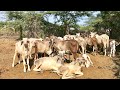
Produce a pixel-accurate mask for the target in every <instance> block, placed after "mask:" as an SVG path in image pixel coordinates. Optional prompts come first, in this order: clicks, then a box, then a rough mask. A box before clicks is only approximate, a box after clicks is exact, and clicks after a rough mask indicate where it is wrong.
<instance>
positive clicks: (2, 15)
mask: <svg viewBox="0 0 120 90" xmlns="http://www.w3.org/2000/svg"><path fill="white" fill-rule="evenodd" d="M98 13H100V11H96V12H94V13H93V15H95V16H96V15H97V14H98ZM5 20H6V14H5V11H0V21H5ZM87 20H88V17H87V16H84V17H82V19H81V20H80V21H79V22H78V23H77V24H78V25H85V21H87ZM48 21H49V22H51V23H54V18H53V16H51V17H49V19H48Z"/></svg>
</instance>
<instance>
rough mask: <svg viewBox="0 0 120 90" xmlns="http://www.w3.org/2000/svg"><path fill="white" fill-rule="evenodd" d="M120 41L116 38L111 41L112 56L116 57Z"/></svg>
mask: <svg viewBox="0 0 120 90" xmlns="http://www.w3.org/2000/svg"><path fill="white" fill-rule="evenodd" d="M119 44H120V43H118V42H116V41H115V40H111V41H110V57H115V52H116V46H118V45H119Z"/></svg>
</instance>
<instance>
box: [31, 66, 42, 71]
mask: <svg viewBox="0 0 120 90" xmlns="http://www.w3.org/2000/svg"><path fill="white" fill-rule="evenodd" d="M38 67H39V66H36V67H35V68H34V69H33V71H37V72H39V71H41V69H40V68H39V69H38Z"/></svg>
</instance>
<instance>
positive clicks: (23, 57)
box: [22, 55, 26, 72]
mask: <svg viewBox="0 0 120 90" xmlns="http://www.w3.org/2000/svg"><path fill="white" fill-rule="evenodd" d="M22 59H23V67H24V72H26V62H25V56H23V55H22Z"/></svg>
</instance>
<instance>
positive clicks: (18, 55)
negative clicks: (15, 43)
mask: <svg viewBox="0 0 120 90" xmlns="http://www.w3.org/2000/svg"><path fill="white" fill-rule="evenodd" d="M17 57H18V63H19V64H20V54H17Z"/></svg>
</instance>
